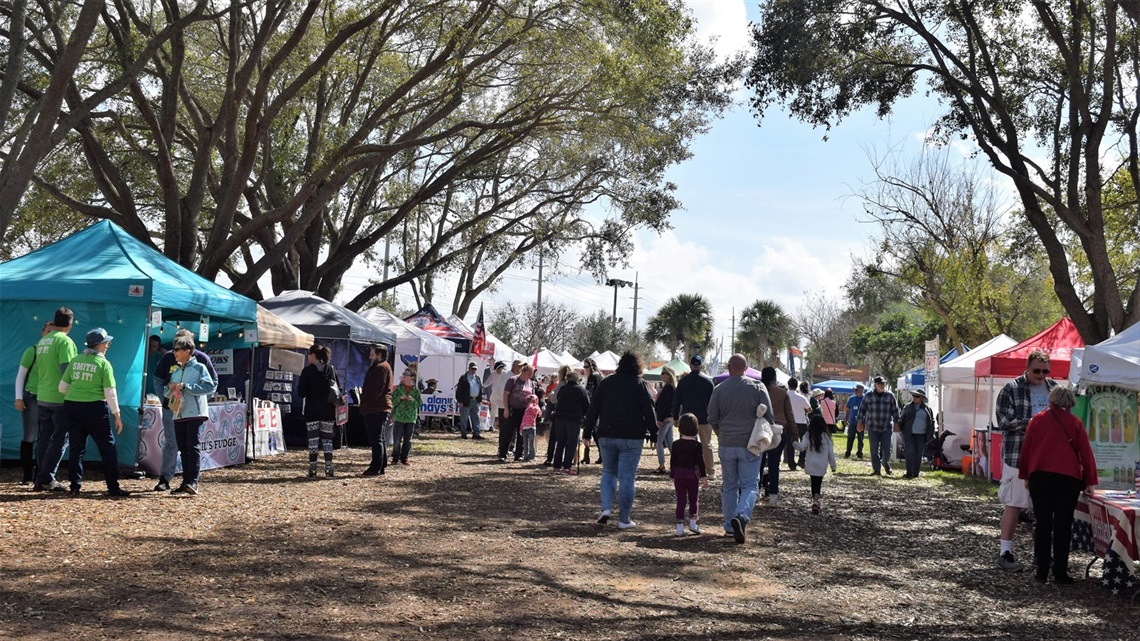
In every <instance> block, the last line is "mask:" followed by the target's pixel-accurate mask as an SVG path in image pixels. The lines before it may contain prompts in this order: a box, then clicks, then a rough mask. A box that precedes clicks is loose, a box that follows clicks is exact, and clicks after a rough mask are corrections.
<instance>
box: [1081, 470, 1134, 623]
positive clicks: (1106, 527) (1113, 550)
mask: <svg viewBox="0 0 1140 641" xmlns="http://www.w3.org/2000/svg"><path fill="white" fill-rule="evenodd" d="M1074 517H1075V518H1074V520H1073V543H1072V549H1074V550H1082V551H1086V552H1093V553H1095V554H1096V557H1097V558H1095V559H1093V562H1092V563H1090V564H1089V569H1091V568H1092V565H1093V563H1096V561H1097V560H1099V559H1103V561H1104V571H1103V572H1102V575H1101V585H1102V587H1104V588H1105V589H1106V590H1109V591H1111V592H1112V593H1113V594H1125V595H1129V594H1130V595H1131V596H1132V601H1133V602H1136V600H1137V597H1140V577H1138V576H1137V575H1136V565H1135V564H1136V561H1137V560H1138V559H1140V548H1138V545H1137V541H1138V539H1140V496H1137V495H1136V493H1135V492H1123V491H1101V490H1094V491H1092V492H1087V493H1083V494H1081V498H1080V500H1079V501H1078V502H1077V511H1076V514H1075V515H1074ZM1087 574H1088V572H1087V571H1086V576H1087Z"/></svg>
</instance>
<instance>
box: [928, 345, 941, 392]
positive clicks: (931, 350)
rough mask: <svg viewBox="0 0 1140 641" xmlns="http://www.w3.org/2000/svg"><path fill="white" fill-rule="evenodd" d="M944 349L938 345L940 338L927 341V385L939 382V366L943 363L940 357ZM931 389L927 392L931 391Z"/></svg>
mask: <svg viewBox="0 0 1140 641" xmlns="http://www.w3.org/2000/svg"><path fill="white" fill-rule="evenodd" d="M941 355H942V351H941V350H940V348H939V347H938V339H937V338H936V339H934V340H932V341H926V386H927V387H928V388H929V387H930V386H931V385H937V384H938V368H939V366H940V365H941V362H940V361H939V359H940V358H941ZM929 391H930V390H929V389H928V390H927V393H929Z"/></svg>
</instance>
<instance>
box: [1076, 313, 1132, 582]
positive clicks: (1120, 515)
mask: <svg viewBox="0 0 1140 641" xmlns="http://www.w3.org/2000/svg"><path fill="white" fill-rule="evenodd" d="M1069 380H1070V381H1071V382H1073V383H1075V384H1078V385H1080V386H1081V387H1082V388H1084V390H1085V391H1086V393H1087V396H1086V397H1084V398H1087V399H1088V402H1087V404H1085V405H1084V407H1085V409H1086V412H1085V414H1086V416H1085V427H1086V428H1087V429H1088V433H1089V443H1090V445H1091V446H1092V449H1093V454H1094V455H1095V456H1096V462H1097V475H1098V476H1099V477H1100V485H1099V486H1098V487H1097V489H1096V490H1095V491H1093V492H1087V493H1084V494H1082V495H1081V499H1080V502H1079V503H1078V505H1077V512H1076V519H1075V521H1074V523H1073V549H1079V550H1086V551H1090V552H1093V553H1094V554H1095V555H1096V559H1098V560H1102V561H1103V567H1102V571H1101V586H1102V587H1103V588H1104V589H1106V590H1109V591H1111V592H1112V593H1113V594H1122V595H1125V596H1129V597H1131V599H1132V602H1133V603H1135V602H1136V601H1137V600H1138V599H1140V576H1137V573H1136V571H1135V568H1136V567H1137V566H1136V563H1137V562H1140V494H1138V491H1140V463H1138V462H1137V460H1138V459H1140V417H1138V416H1137V392H1138V391H1140V324H1136V325H1133V326H1132V327H1129V328H1127V329H1125V330H1124V331H1123V332H1120V333H1119V334H1117V335H1116V336H1113V337H1112V338H1110V339H1108V340H1106V341H1104V342H1101V343H1097V344H1096V345H1089V346H1087V347H1085V348H1084V349H1074V350H1073V354H1072V363H1071V367H1070V369H1069ZM1084 398H1082V399H1080V400H1084ZM1076 411H1077V410H1076V409H1074V412H1076Z"/></svg>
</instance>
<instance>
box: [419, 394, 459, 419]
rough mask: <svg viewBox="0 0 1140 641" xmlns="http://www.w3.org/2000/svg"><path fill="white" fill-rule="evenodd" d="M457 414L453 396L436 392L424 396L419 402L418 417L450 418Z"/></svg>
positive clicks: (457, 410)
mask: <svg viewBox="0 0 1140 641" xmlns="http://www.w3.org/2000/svg"><path fill="white" fill-rule="evenodd" d="M458 413H459V409H458V407H457V406H456V403H455V397H454V396H448V395H447V394H441V393H439V392H437V393H435V394H428V395H424V396H423V397H422V398H421V400H420V416H452V415H455V414H458Z"/></svg>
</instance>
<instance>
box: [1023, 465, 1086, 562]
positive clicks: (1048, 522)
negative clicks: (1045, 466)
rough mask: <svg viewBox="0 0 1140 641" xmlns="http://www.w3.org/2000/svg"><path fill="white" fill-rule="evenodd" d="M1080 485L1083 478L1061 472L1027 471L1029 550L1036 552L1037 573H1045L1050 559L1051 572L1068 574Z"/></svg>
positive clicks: (1082, 484)
mask: <svg viewBox="0 0 1140 641" xmlns="http://www.w3.org/2000/svg"><path fill="white" fill-rule="evenodd" d="M1014 482H1015V483H1016V482H1017V481H1014ZM1084 486H1085V484H1084V481H1083V480H1081V479H1078V478H1073V477H1071V476H1066V475H1064V474H1055V473H1053V472H1034V473H1032V474H1030V475H1029V497H1030V499H1032V501H1033V516H1034V518H1036V519H1037V524H1036V526H1035V528H1034V531H1033V551H1034V552H1035V553H1036V555H1037V574H1038V576H1045V575H1047V574H1048V573H1049V566H1050V561H1052V567H1053V576H1066V575H1068V573H1069V543H1070V541H1071V540H1072V536H1073V512H1074V511H1075V510H1076V509H1077V500H1078V499H1079V498H1080V496H1081V490H1082V489H1084ZM1050 552H1052V556H1051V557H1050Z"/></svg>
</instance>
